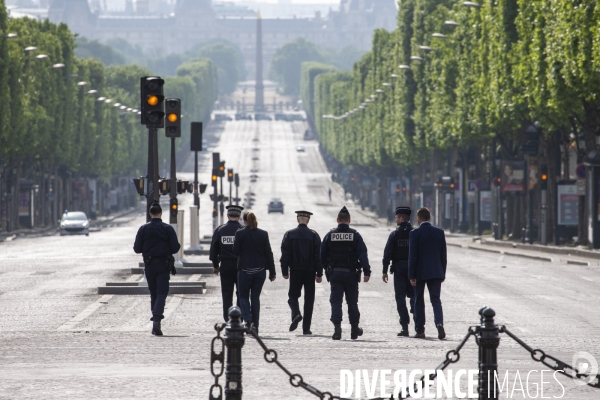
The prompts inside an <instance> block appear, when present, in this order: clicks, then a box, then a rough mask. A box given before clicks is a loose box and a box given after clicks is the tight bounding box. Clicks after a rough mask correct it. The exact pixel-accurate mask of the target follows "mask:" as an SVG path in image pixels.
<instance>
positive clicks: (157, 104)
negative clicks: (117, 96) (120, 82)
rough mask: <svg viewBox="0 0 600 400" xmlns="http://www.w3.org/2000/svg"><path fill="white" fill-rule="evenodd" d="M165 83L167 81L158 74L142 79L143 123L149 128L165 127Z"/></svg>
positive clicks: (141, 108)
mask: <svg viewBox="0 0 600 400" xmlns="http://www.w3.org/2000/svg"><path fill="white" fill-rule="evenodd" d="M164 84H165V81H164V80H163V79H161V78H160V77H158V76H144V77H142V78H141V80H140V92H141V107H140V110H141V112H142V114H141V123H142V125H146V126H147V127H148V128H163V127H164V126H165V123H164V116H165V111H164V100H165V96H164V94H163V86H164Z"/></svg>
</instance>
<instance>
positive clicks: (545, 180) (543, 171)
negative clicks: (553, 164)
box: [540, 165, 548, 190]
mask: <svg viewBox="0 0 600 400" xmlns="http://www.w3.org/2000/svg"><path fill="white" fill-rule="evenodd" d="M540 169H541V171H540V172H541V174H540V178H541V179H542V184H541V186H540V187H541V189H542V190H548V166H547V165H542V167H541V168H540Z"/></svg>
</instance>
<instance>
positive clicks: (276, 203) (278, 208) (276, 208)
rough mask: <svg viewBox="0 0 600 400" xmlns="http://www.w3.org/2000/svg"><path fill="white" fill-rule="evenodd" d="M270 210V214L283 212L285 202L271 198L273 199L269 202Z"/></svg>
mask: <svg viewBox="0 0 600 400" xmlns="http://www.w3.org/2000/svg"><path fill="white" fill-rule="evenodd" d="M268 212H269V214H271V213H272V212H280V213H282V214H283V203H282V202H281V199H278V198H273V199H271V201H270V202H269V209H268Z"/></svg>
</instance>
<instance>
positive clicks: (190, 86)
mask: <svg viewBox="0 0 600 400" xmlns="http://www.w3.org/2000/svg"><path fill="white" fill-rule="evenodd" d="M9 32H10V33H17V34H18V37H17V38H16V39H6V38H5V37H4V35H5V34H6V33H9ZM0 33H1V36H0V158H3V159H5V160H6V161H7V162H8V165H10V166H12V167H21V166H22V167H26V168H25V170H30V169H31V168H32V167H35V168H38V169H39V170H44V171H56V170H57V169H59V168H63V169H64V168H65V167H66V166H68V169H69V170H70V171H71V172H73V173H74V174H75V175H76V176H88V177H100V178H103V179H109V178H110V177H112V176H114V175H121V176H122V175H128V174H135V175H139V174H140V172H141V171H144V170H145V163H146V159H147V154H146V149H147V147H146V146H147V130H146V128H145V127H144V126H142V125H141V124H140V118H139V115H137V114H135V113H132V112H127V110H126V109H121V108H120V106H119V107H116V106H115V105H116V103H120V105H123V106H126V107H128V108H131V109H138V108H139V107H140V98H139V85H140V77H142V76H145V75H151V72H150V71H149V70H148V69H146V68H143V67H139V66H137V65H113V66H108V67H105V64H104V62H103V61H101V58H102V57H99V58H97V59H96V58H77V57H75V53H76V43H75V40H74V38H73V34H72V33H71V32H70V31H69V29H68V28H67V26H66V25H64V24H60V25H54V24H52V23H50V22H48V21H47V20H46V21H43V22H40V21H37V20H32V19H27V18H20V19H10V20H8V19H7V16H6V12H5V8H4V3H3V0H0ZM80 43H81V42H80ZM85 43H87V44H88V45H89V44H90V43H92V42H85ZM96 45H97V43H95V44H93V46H91V47H90V48H94V46H96ZM26 46H36V47H37V48H38V50H37V51H36V52H34V53H28V52H24V51H23V49H24V48H25V47H26ZM96 47H97V48H100V49H104V48H103V47H102V46H100V47H98V46H96ZM105 47H106V46H105ZM104 50H105V49H104ZM37 54H46V55H48V58H47V59H44V58H42V59H36V58H35V55H37ZM59 63H61V64H65V66H66V67H65V68H51V65H52V64H59ZM179 72H180V76H179V77H173V78H167V80H166V85H165V95H166V96H167V97H178V98H181V99H182V101H183V114H184V116H185V118H186V119H185V120H184V121H190V122H191V121H194V120H202V119H203V118H206V116H207V115H209V113H210V108H211V107H212V105H213V103H214V101H215V99H216V94H217V72H216V67H215V66H214V64H213V63H212V62H211V61H210V60H206V59H202V60H196V61H193V62H189V63H186V64H185V65H183V66H182V67H181V68H180V71H179ZM77 82H87V84H86V85H77ZM90 89H95V90H97V92H98V94H93V93H92V94H88V93H87V92H88V91H89V90H90ZM100 96H102V97H105V98H109V99H111V100H112V102H111V103H106V102H104V101H97V97H100ZM186 125H187V126H186ZM182 126H183V128H184V129H183V131H184V134H183V136H184V137H183V139H182V140H178V141H177V144H178V146H182V143H183V141H186V143H187V142H188V141H189V123H188V124H185V123H184V124H182ZM161 136H162V135H161ZM160 151H161V156H163V157H166V156H167V155H168V151H169V147H168V142H167V141H166V140H165V139H162V138H161V144H160Z"/></svg>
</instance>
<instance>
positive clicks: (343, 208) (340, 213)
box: [338, 206, 350, 218]
mask: <svg viewBox="0 0 600 400" xmlns="http://www.w3.org/2000/svg"><path fill="white" fill-rule="evenodd" d="M344 216H348V218H350V212H349V211H348V209H347V208H346V206H344V207H342V209H341V210H340V212H339V213H338V217H344Z"/></svg>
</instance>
